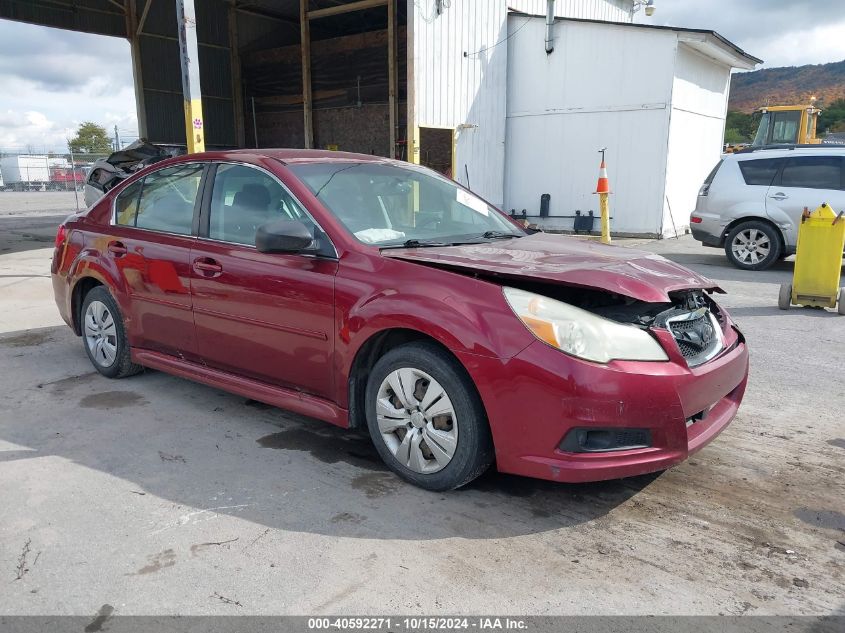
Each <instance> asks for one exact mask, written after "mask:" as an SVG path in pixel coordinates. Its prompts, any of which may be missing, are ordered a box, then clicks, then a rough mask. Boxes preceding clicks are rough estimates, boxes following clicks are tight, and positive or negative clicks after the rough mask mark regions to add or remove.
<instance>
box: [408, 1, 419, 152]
mask: <svg viewBox="0 0 845 633" xmlns="http://www.w3.org/2000/svg"><path fill="white" fill-rule="evenodd" d="M407 2H408V23H407V25H406V26H405V42H406V55H405V58H406V61H405V64H406V66H407V77H406V86H407V87H406V89H405V94H406V95H407V97H406V99H407V106H406V109H407V115H406V116H407V128H408V129H407V132H406V134H407V136H406V140H405V151H406V153H407V156H406V157H405V160H407V161H408V162H409V163H417V164H419V162H420V128H418V127H417V114H416V103H415V101H416V94H417V86H416V80H415V79H414V61H415V58H414V20H415V19H416V10H417V7H416V4H415V3H414V0H407Z"/></svg>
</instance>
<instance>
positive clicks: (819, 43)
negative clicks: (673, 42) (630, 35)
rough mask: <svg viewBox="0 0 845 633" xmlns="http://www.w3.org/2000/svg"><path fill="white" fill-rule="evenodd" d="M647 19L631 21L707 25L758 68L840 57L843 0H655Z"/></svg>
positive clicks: (843, 50)
mask: <svg viewBox="0 0 845 633" xmlns="http://www.w3.org/2000/svg"><path fill="white" fill-rule="evenodd" d="M654 6H655V8H656V11H655V12H654V15H653V16H652V17H650V18H648V17H646V16H645V14H644V12H643V11H640V12H638V13H637V15H636V18H635V20H634V21H635V22H642V23H644V24H659V25H671V26H687V27H691V28H697V29H712V30H714V31H717V32H718V33H719V34H721V35H723V36H724V37H726V38H728V39H729V40H731V41H732V42H733V43H734V44H736V45H737V46H739V47H740V48H741V49H743V50H744V51H745V52H746V53H749V54H751V55H754V56H755V57H758V58H760V59H762V60H763V61H764V62H765V63H764V64H763V66H762V67H772V66H800V65H802V64H823V63H827V62H838V61H842V60H843V59H845V1H843V0H654Z"/></svg>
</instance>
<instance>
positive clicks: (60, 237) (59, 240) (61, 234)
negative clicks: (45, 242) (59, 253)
mask: <svg viewBox="0 0 845 633" xmlns="http://www.w3.org/2000/svg"><path fill="white" fill-rule="evenodd" d="M66 239H67V227H66V226H65V225H64V224H60V225H59V230H58V231H56V248H59V247H61V246H64V244H65V240H66Z"/></svg>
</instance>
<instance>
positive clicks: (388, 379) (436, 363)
mask: <svg viewBox="0 0 845 633" xmlns="http://www.w3.org/2000/svg"><path fill="white" fill-rule="evenodd" d="M394 388H395V389H394ZM366 413H367V428H368V430H369V432H370V437H371V438H372V440H373V444H374V445H375V447H376V450H377V451H378V453H379V455H380V456H381V458H382V460H384V463H385V464H387V466H388V468H390V469H391V470H392V471H393V472H395V473H396V474H397V475H399V476H400V477H402V478H403V479H405V480H406V481H409V482H410V483H412V484H414V485H416V486H419V487H420V488H425V489H426V490H434V491H444V490H453V489H455V488H460V487H461V486H463V485H466V484H468V483H469V482H470V481H472V480H473V479H475V478H476V477H478V476H479V475H481V474H482V473H483V472H484V471H485V470H487V468H488V467H489V466H490V464H492V463H493V457H494V452H493V440H492V437H491V435H490V428H489V426H488V423H487V415H486V414H485V412H484V407H483V405H482V403H481V398H480V397H479V396H478V392H477V391H476V389H475V385H474V384H473V383H472V381H471V380H470V378H469V376H468V375H467V374H466V371H465V370H464V368H463V367H461V365H460V364H459V363H458V362H457V361H456V360H455V359H454V358H453V357H452V356H451V355H450V354H449V353H448V352H446V351H444V350H442V349H440V348H439V347H438V346H436V345H434V344H432V343H425V342H418V343H409V344H407V345H402V346H400V347H397V348H394V349H392V350H390V351H389V352H387V353H386V354H385V355H384V356H382V357H381V358H380V359H379V360H378V361H377V362H376V364H375V367H373V371H372V372H371V373H370V378H369V381H368V382H367V390H366Z"/></svg>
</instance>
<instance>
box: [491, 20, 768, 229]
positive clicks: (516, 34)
mask: <svg viewBox="0 0 845 633" xmlns="http://www.w3.org/2000/svg"><path fill="white" fill-rule="evenodd" d="M508 26H509V39H508V41H507V46H508V59H507V63H508V72H507V78H508V82H507V120H506V135H505V150H506V152H505V155H506V160H505V188H504V202H505V208H506V209H508V210H510V209H515V210H516V212H517V213H521V211H522V209H526V210H527V215H528V216H529V220H530V221H532V222H536V223H538V224H539V225H540V226H542V227H543V228H545V229H553V230H554V229H556V230H564V231H569V230H572V229H573V223H574V218H573V215H574V214H575V212H576V211H580V212H581V213H582V214H583V215H587V214H589V212H590V210H593V212H594V213H595V214H598V200H597V196H595V195H593V191H594V189H595V185H596V179H597V177H598V167H599V159H600V157H599V154H598V153H597V150H598V149H599V148H602V147H607V161H608V171H609V174H610V188H611V191H612V192H613V195H612V196H611V198H610V202H611V216H612V218H613V219H612V221H611V231H612V232H613V233H615V234H621V235H626V234H627V235H637V236H649V237H667V236H674V235H676V234H680V233H684V232H685V231H686V230H687V228H688V226H689V215H690V212H691V211H692V210H693V209H694V208H695V201H696V196H697V193H698V190H699V188H700V187H701V183H702V182H704V179H705V177H706V176H707V174H708V172H709V171H710V170H711V169H713V167H714V166H715V165H716V163H717V162H718V161H719V158H720V154H721V150H722V136H723V133H724V126H725V115H726V113H727V103H728V88H729V86H730V74H731V69H732V68H741V69H745V70H748V69H751V68H753V67H754V66H755V65H756V64H757V63H759V62H760V60H759V59H757V58H755V57H752V56H750V55H748V54H747V53H745V52H743V51H742V50H740V49H738V48H737V47H736V46H735V45H733V44H731V43H730V42H728V41H727V40H725V39H724V38H722V37H721V36H720V35H718V34H717V33H714V32H712V31H703V30H697V29H685V28H675V27H659V26H650V25H643V24H615V23H610V22H600V21H595V20H573V19H564V20H557V21H556V22H555V24H554V25H553V28H552V33H553V37H554V52H552V53H550V54H548V53H546V51H545V50H544V46H543V42H544V39H545V38H546V34H547V27H546V24H545V20H544V18H543V17H541V16H526V15H520V14H511V16H510V18H509V25H508ZM543 194H548V195H549V196H550V203H549V204H548V208H549V212H548V215H546V216H545V217H537V216H538V215H539V214H540V207H541V203H540V199H541V196H542V195H543ZM531 216H534V217H531ZM596 224H597V223H596ZM596 228H598V227H597V226H596Z"/></svg>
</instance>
